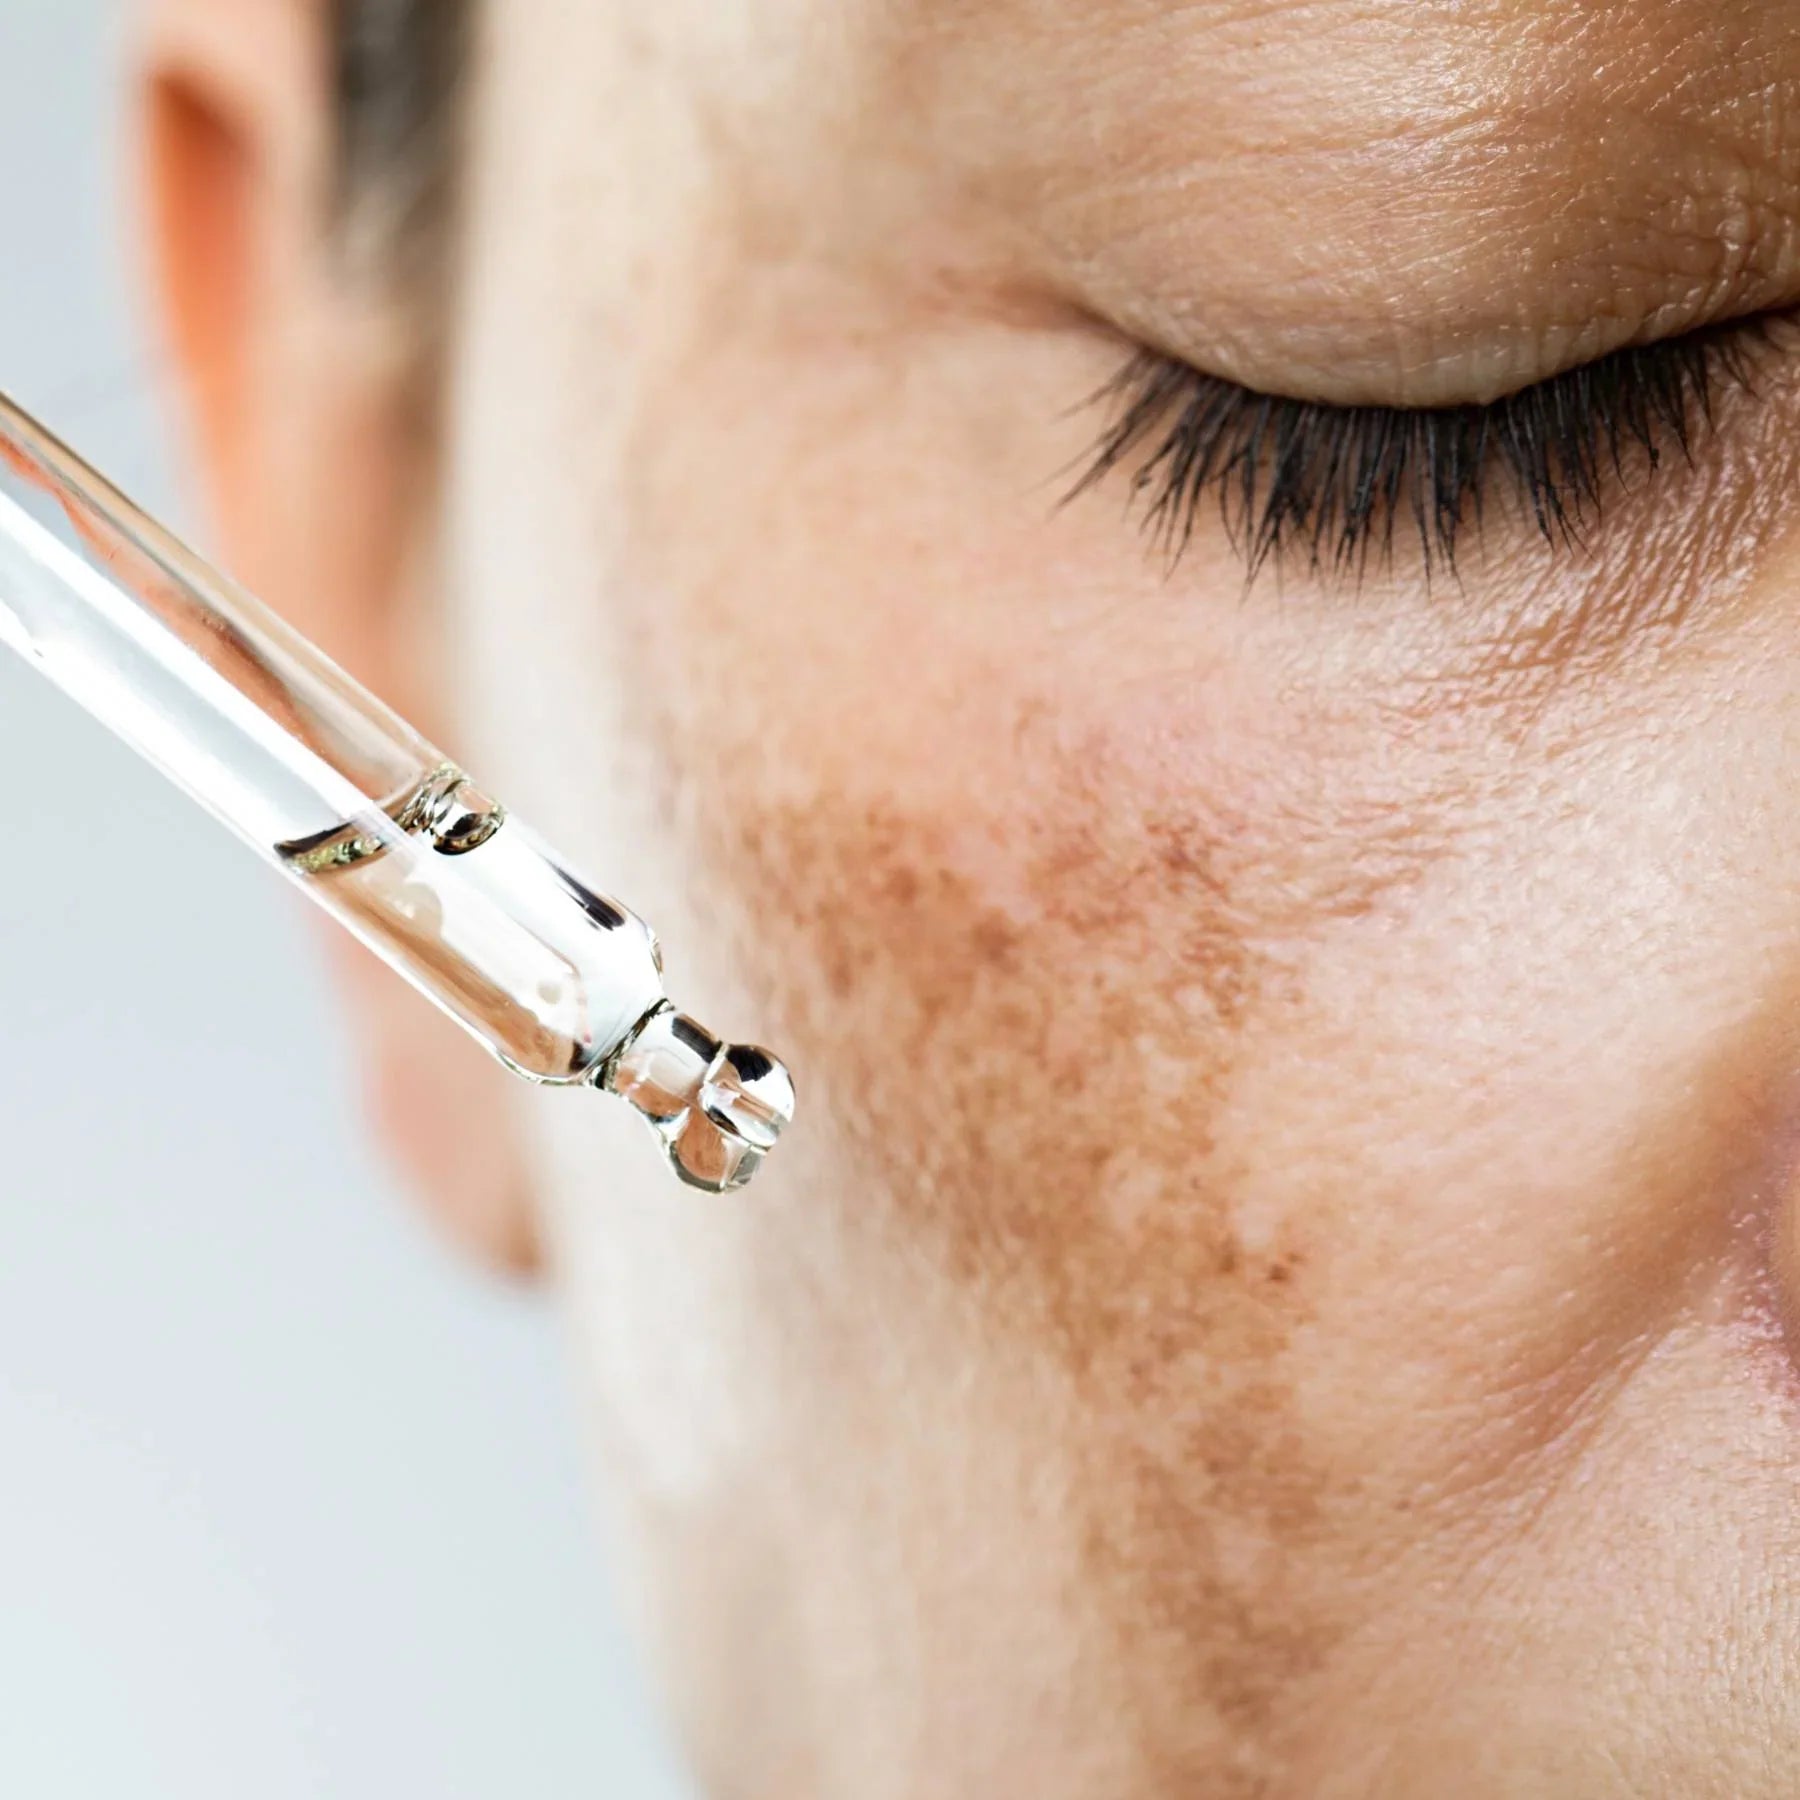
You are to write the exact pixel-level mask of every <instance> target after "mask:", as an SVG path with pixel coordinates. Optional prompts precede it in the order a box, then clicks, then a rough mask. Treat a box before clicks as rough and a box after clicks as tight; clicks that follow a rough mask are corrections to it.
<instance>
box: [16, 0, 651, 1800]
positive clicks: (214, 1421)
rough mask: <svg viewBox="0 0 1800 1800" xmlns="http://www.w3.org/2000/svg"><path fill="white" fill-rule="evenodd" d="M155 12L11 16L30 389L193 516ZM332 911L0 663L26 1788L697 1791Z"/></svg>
mask: <svg viewBox="0 0 1800 1800" xmlns="http://www.w3.org/2000/svg"><path fill="white" fill-rule="evenodd" d="M242 3H243V4H252V3H253V0H242ZM125 10H126V9H125V7H124V6H123V5H121V4H120V0H0V245H3V246H4V249H3V251H0V257H3V261H0V387H5V388H8V389H10V390H12V391H13V392H14V393H15V394H16V395H17V396H18V397H19V398H20V399H22V400H23V401H24V402H25V403H26V404H27V405H32V406H35V407H37V408H39V409H40V410H42V411H43V412H44V413H45V414H46V415H47V417H48V419H49V422H50V423H51V424H53V425H54V426H56V427H57V428H59V429H60V430H61V431H62V432H63V433H64V434H65V435H67V436H69V437H71V438H72V439H74V440H75V442H76V443H77V444H78V445H80V446H81V447H82V448H84V449H85V450H86V451H87V453H88V454H89V455H90V456H91V457H92V458H93V459H94V460H96V461H98V462H99V463H100V464H101V465H102V467H104V468H106V469H107V470H108V471H109V472H111V473H112V474H114V475H115V476H116V477H117V478H118V479H119V480H120V481H121V482H122V483H123V484H124V485H125V486H126V487H127V488H128V489H131V490H135V491H136V492H137V493H138V494H139V496H140V497H141V498H144V499H146V500H147V501H148V502H149V503H150V504H151V505H152V506H153V507H162V508H173V509H174V510H175V512H176V513H177V515H178V516H180V515H181V514H182V513H183V512H184V511H185V510H186V509H184V508H183V507H182V506H181V504H180V497H181V492H182V489H181V483H180V480H179V478H178V474H177V472H176V471H175V470H174V469H173V468H172V467H171V465H170V458H169V455H168V453H167V451H166V449H165V447H164V443H163V439H162V436H161V432H160V428H159V422H158V418H157V408H156V396H157V393H158V390H159V387H160V386H161V385H162V383H161V382H160V381H159V379H158V376H157V372H156V369H155V367H154V359H153V358H152V357H151V356H150V355H149V354H148V353H147V352H146V350H145V348H144V344H145V335H146V334H145V333H144V330H143V327H142V324H141V321H140V320H139V317H138V313H139V306H140V302H139V297H138V290H137V283H136V281H135V279H134V276H135V264H136V259H135V257H134V255H133V254H132V253H131V251H130V250H129V248H128V245H129V241H130V240H129V233H128V231H127V230H126V229H125V228H124V221H125V220H126V219H127V218H128V213H129V208H128V197H129V193H130V177H129V173H128V171H126V170H125V168H124V149H123V146H122V144H121V131H120V127H121V124H122V114H121V110H120V93H119V86H118V84H119V81H120V78H121V75H122V72H123V68H124V63H125V58H124V49H123V45H122V44H121V42H120V36H121V34H120V30H119V27H120V25H121V24H122V22H123V15H124V12H125ZM298 904H299V902H298V901H297V900H295V899H293V898H292V897H291V896H290V895H289V894H288V893H287V892H286V891H285V890H284V889H283V888H282V887H281V885H280V884H279V882H278V881H277V879H276V878H275V877H274V876H273V875H271V874H268V873H266V872H265V871H264V870H263V869H262V868H260V867H259V866H258V865H257V864H256V863H255V861H254V860H253V859H252V858H251V857H249V856H248V855H247V854H246V853H245V852H243V851H242V850H240V849H239V848H237V847H236V846H235V845H234V844H232V843H231V842H230V841H229V840H227V839H226V838H225V837H224V836H223V835H222V834H220V833H219V832H218V830H217V828H216V827H214V826H212V825H210V824H209V823H208V822H207V821H205V820H204V819H202V817H201V816H200V815H199V814H198V813H197V812H195V811H194V810H193V809H192V808H191V807H190V806H189V805H188V803H187V802H186V801H185V800H183V799H181V798H180V797H179V796H177V795H176V794H175V793H174V792H173V790H165V789H164V788H163V786H162V785H161V784H160V782H159V781H158V780H157V779H156V778H155V777H154V776H152V775H150V774H149V773H148V772H147V771H144V770H141V769H139V768H138V767H136V766H134V764H133V763H132V762H131V760H130V759H129V758H128V757H127V755H126V753H125V752H124V751H122V750H120V749H118V748H117V747H116V746H115V745H114V744H113V743H112V741H111V740H110V739H108V738H106V737H105V736H104V735H103V734H102V733H101V732H100V731H99V730H98V729H97V728H95V727H93V726H91V725H90V724H88V723H87V722H86V721H85V720H83V719H81V718H80V717H78V716H77V715H75V714H74V712H73V711H72V710H71V709H70V708H69V706H68V705H67V704H66V703H65V702H64V701H63V700H61V699H60V697H58V696H56V695H55V694H53V693H51V692H50V691H49V690H48V689H47V688H43V687H41V686H40V684H38V683H37V681H36V679H35V678H34V677H32V676H30V675H29V674H27V673H26V672H25V671H24V670H23V669H22V668H21V667H19V666H16V665H15V664H13V663H12V661H11V659H9V658H7V657H6V656H5V654H4V652H0V1795H5V1796H9V1797H10V1796H18V1797H19V1800H69V1797H73V1796H79V1797H81V1800H99V1797H106V1800H114V1797H117V1800H162V1797H163V1796H168V1797H169V1800H177V1797H178V1800H211V1797H213V1796H218V1797H220V1800H225V1797H226V1796H229V1797H230V1800H246V1797H250V1796H254V1797H255V1800H289V1797H290V1796H291V1797H294V1800H299V1797H300V1796H305V1797H307V1800H318V1797H319V1796H326V1795H329V1796H333V1797H337V1800H362V1797H367V1800H436V1797H438V1796H455V1797H457V1800H462V1797H468V1800H490V1797H493V1800H499V1797H501V1796H504V1797H506V1800H561V1797H562V1796H575V1795H582V1796H588V1795H606V1796H618V1797H620V1800H669V1796H672V1795H674V1794H675V1793H677V1791H678V1786H677V1783H676V1782H675V1779H674V1777H673V1776H672V1774H671V1773H670V1771H669V1767H668V1763H667V1759H666V1758H665V1757H664V1755H663V1754H662V1753H661V1752H660V1750H659V1748H658V1746H657V1740H656V1737H655V1732H654V1727H653V1726H652V1725H651V1724H650V1723H649V1722H647V1718H646V1712H647V1706H648V1702H647V1698H646V1694H645V1690H644V1687H643V1685H642V1682H641V1679H640V1677H639V1676H638V1674H637V1672H636V1670H635V1669H634V1667H633V1666H632V1664H631V1661H630V1659H629V1657H628V1655H627V1654H626V1652H625V1651H624V1649H623V1647H622V1646H621V1644H620V1642H619V1639H618V1636H617V1632H616V1628H615V1627H614V1625H613V1623H612V1619H611V1615H610V1611H609V1606H608V1601H607V1597H606V1590H605V1582H604V1578H603V1576H602V1573H601V1570H600V1568H599V1565H598V1558H597V1552H596V1550H595V1547H594V1539H593V1534H592V1533H591V1532H590V1530H589V1519H588V1514H587V1505H588V1502H587V1497H586V1494H585V1492H584V1481H583V1475H582V1471H581V1469H580V1467H579V1460H578V1452H577V1447H576V1433H575V1430H574V1428H573V1424H572V1420H573V1413H574V1409H573V1405H572V1402H571V1399H570V1395H569V1392H568V1385H567V1382H566V1379H565V1373H564V1368H563V1358H562V1351H561V1346H560V1344H559V1342H558V1339H557V1335H556V1331H555V1328H554V1324H553V1321H552V1320H551V1319H550V1318H549V1316H548V1315H547V1313H546V1312H545V1311H544V1310H542V1309H541V1308H540V1306H539V1305H538V1304H537V1303H535V1302H533V1301H532V1300H530V1299H528V1298H525V1297H522V1296H518V1295H514V1294H509V1293H508V1292H506V1291H504V1290H501V1289H497V1288H494V1287H491V1286H488V1285H486V1284H485V1283H484V1282H482V1281H481V1280H480V1279H479V1278H478V1277H476V1276H475V1275H473V1274H472V1273H466V1272H465V1271H464V1270H462V1269H461V1268H460V1267H459V1266H458V1265H456V1264H455V1263H454V1262H453V1261H452V1260H451V1258H450V1257H449V1256H448V1255H447V1254H446V1253H445V1252H443V1251H442V1250H440V1249H439V1248H438V1246H437V1245H436V1243H435V1241H434V1240H433V1239H432V1238H431V1237H430V1236H429V1235H428V1233H427V1232H426V1230H425V1229H424V1227H423V1226H422V1225H420V1224H419V1223H417V1222H416V1220H415V1218H414V1216H413V1214H412V1213H411V1211H409V1210H408V1208H407V1205H406V1203H405V1202H404V1201H403V1199H402V1198H401V1196H400V1195H399V1194H398V1193H397V1192H396V1191H395V1189H394V1186H393V1184H392V1183H391V1182H390V1180H389V1179H388V1178H387V1176H386V1174H385V1172H384V1171H383V1170H382V1168H381V1167H380V1165H379V1163H378V1161H377V1160H376V1158H375V1156H374V1154H373V1152H372V1151H371V1150H370V1148H369V1146H368V1145H367V1143H366V1142H365V1140H364V1138H363V1136H362V1133H361V1130H360V1126H359V1124H358V1122H357V1115H356V1110H355V1104H354V1099H353V1095H352V1088H351V1084H352V1079H353V1076H352V1071H351V1068H350V1059H349V1058H348V1056H347V1055H346V1049H345V1045H344V1044H343V1042H342V1041H341V1039H340V1038H339V1037H338V1035H337V1032H338V1026H337V1022H336V1019H335V1016H334V1014H333V1012H332V1009H331V1006H330V997H329V995H328V994H327V993H325V992H323V991H322V989H323V986H324V984H323V981H322V971H321V968H320V959H319V957H318V955H317V954H316V950H315V946H314V944H313V942H312V939H311V937H310V935H309V934H308V933H307V932H306V931H305V930H303V929H302V922H301V921H300V920H299V918H298V917H296V915H295V910H294V909H295V908H296V907H297V906H298Z"/></svg>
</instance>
